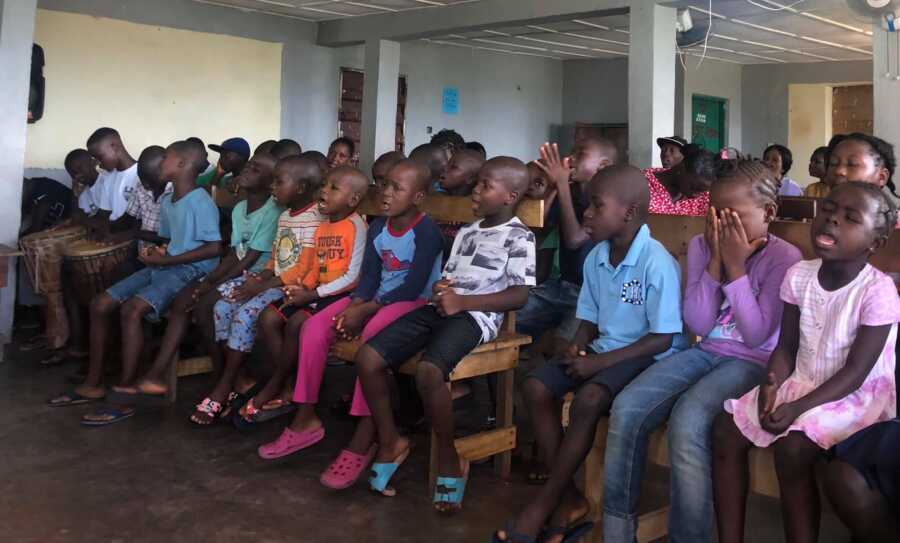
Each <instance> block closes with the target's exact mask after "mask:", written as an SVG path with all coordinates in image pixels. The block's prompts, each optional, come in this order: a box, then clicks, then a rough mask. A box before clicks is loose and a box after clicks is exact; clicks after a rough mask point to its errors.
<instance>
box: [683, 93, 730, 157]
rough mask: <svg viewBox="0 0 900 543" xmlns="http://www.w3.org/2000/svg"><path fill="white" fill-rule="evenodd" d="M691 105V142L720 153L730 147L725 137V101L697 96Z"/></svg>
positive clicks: (693, 98)
mask: <svg viewBox="0 0 900 543" xmlns="http://www.w3.org/2000/svg"><path fill="white" fill-rule="evenodd" d="M691 105H692V108H691V112H692V115H693V117H692V120H691V142H692V143H696V144H697V145H699V146H701V147H703V148H704V149H707V150H709V151H712V152H713V153H718V152H719V151H720V150H721V149H722V148H723V147H725V146H726V145H728V142H727V141H726V137H725V136H726V132H725V100H723V99H722V98H714V97H712V96H700V95H697V94H695V95H694V96H693V97H692V99H691Z"/></svg>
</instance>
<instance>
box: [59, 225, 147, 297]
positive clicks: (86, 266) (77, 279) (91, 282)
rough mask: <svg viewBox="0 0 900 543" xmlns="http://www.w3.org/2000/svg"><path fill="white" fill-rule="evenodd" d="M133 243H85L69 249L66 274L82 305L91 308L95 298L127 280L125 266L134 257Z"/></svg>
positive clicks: (67, 249) (66, 255) (79, 243)
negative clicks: (119, 282) (120, 281)
mask: <svg viewBox="0 0 900 543" xmlns="http://www.w3.org/2000/svg"><path fill="white" fill-rule="evenodd" d="M132 243H134V242H133V241H131V240H129V241H124V242H122V243H117V244H115V245H108V244H104V243H97V242H94V241H88V240H81V241H78V242H76V243H74V244H72V245H70V246H69V247H67V248H66V250H65V252H64V254H65V258H66V271H67V273H68V274H69V276H70V279H71V282H72V286H73V290H74V292H75V298H76V299H77V300H78V302H79V303H81V304H82V305H89V304H90V303H91V300H92V299H93V298H94V296H96V295H97V294H100V293H101V292H104V291H105V290H106V289H108V288H109V287H111V286H112V285H113V284H115V283H116V282H117V281H119V280H121V279H122V278H123V276H124V273H123V271H122V265H123V264H124V263H125V262H127V261H128V259H129V257H130V256H131V254H132V249H131V246H132Z"/></svg>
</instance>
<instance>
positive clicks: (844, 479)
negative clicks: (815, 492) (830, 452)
mask: <svg viewBox="0 0 900 543" xmlns="http://www.w3.org/2000/svg"><path fill="white" fill-rule="evenodd" d="M863 489H868V486H867V485H866V481H865V479H863V477H862V475H860V474H859V472H858V471H856V468H854V467H853V466H851V465H850V464H848V463H846V462H841V461H840V460H833V461H831V462H829V463H828V467H827V468H826V469H825V492H826V493H827V494H828V497H829V498H830V499H831V501H832V503H835V502H839V501H844V498H845V497H846V496H849V495H858V493H859V491H860V490H863Z"/></svg>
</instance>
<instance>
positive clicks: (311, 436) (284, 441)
mask: <svg viewBox="0 0 900 543" xmlns="http://www.w3.org/2000/svg"><path fill="white" fill-rule="evenodd" d="M324 438H325V428H324V427H320V428H316V429H315V430H306V431H304V432H295V431H293V430H291V429H290V428H285V429H284V431H283V432H281V435H280V436H278V439H276V440H275V441H273V442H271V443H266V444H265V445H260V446H259V449H257V452H258V453H259V456H260V457H262V458H265V459H266V460H274V459H275V458H281V457H283V456H287V455H289V454H294V453H295V452H297V451H301V450H303V449H305V448H307V447H312V446H313V445H315V444H316V443H318V442H320V441H322V440H323V439H324Z"/></svg>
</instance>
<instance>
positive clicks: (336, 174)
mask: <svg viewBox="0 0 900 543" xmlns="http://www.w3.org/2000/svg"><path fill="white" fill-rule="evenodd" d="M328 177H333V178H335V179H340V180H341V182H343V183H347V184H348V185H350V190H352V191H353V192H356V193H358V194H363V193H365V192H366V191H367V190H368V189H369V179H368V178H367V177H366V175H365V174H364V173H362V172H361V171H359V170H357V169H356V168H354V167H353V166H338V167H337V168H335V169H333V170H331V171H330V172H328Z"/></svg>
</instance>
